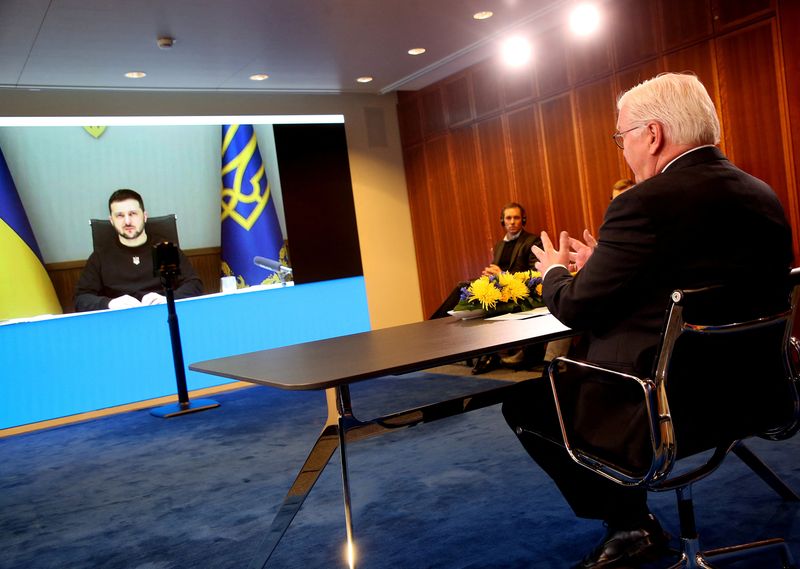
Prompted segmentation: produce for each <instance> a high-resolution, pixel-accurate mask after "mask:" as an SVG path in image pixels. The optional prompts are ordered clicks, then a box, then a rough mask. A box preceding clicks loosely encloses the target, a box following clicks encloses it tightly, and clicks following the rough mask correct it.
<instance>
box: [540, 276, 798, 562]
mask: <svg viewBox="0 0 800 569" xmlns="http://www.w3.org/2000/svg"><path fill="white" fill-rule="evenodd" d="M790 279H791V284H792V286H793V289H792V295H791V304H790V308H789V309H788V310H785V311H783V312H781V313H778V314H774V315H770V316H766V317H763V318H757V319H754V320H749V321H745V322H735V323H729V324H724V325H701V324H695V323H689V322H686V321H685V320H684V303H685V301H686V297H687V295H692V294H693V293H696V292H703V291H705V290H708V289H701V290H697V291H689V290H686V291H682V290H676V291H674V292H673V293H672V295H671V298H670V300H671V305H670V308H669V311H668V314H667V319H666V324H665V328H664V333H663V336H662V342H661V347H660V351H659V355H658V359H657V362H656V365H655V368H654V374H653V375H654V378H653V379H650V378H639V377H636V376H634V375H630V374H625V373H620V372H617V371H613V370H609V369H606V368H602V367H599V366H596V365H593V364H589V363H586V362H581V361H577V360H573V359H569V358H566V357H559V358H556V359H555V360H553V362H552V363H551V365H550V367H549V369H548V376H549V378H550V383H551V387H552V390H553V396H554V399H555V404H556V411H557V415H558V420H559V424H560V428H561V434H562V437H563V443H564V446H565V448H566V450H567V452H568V453H569V455H570V456H571V457H572V459H573V460H574V461H575V462H577V463H578V464H580V465H582V466H584V467H586V468H588V469H590V470H592V471H593V472H595V473H597V474H598V475H600V476H603V477H605V478H607V479H609V480H612V481H614V482H616V483H618V484H621V485H624V486H638V487H645V488H647V489H648V490H650V491H655V492H660V491H666V490H675V491H676V493H677V497H678V513H679V518H680V526H681V545H682V548H681V549H682V553H681V558H680V560H679V561H678V562H677V563H676V564H675V565H673V566H672V567H671V568H670V569H677V568H689V569H695V568H698V569H701V568H702V569H706V568H713V565H711V564H710V562H709V561H708V559H709V558H712V557H713V558H715V559H717V560H721V559H730V558H740V557H745V556H749V555H754V554H758V553H763V552H765V551H766V550H774V551H777V552H778V553H779V554H780V556H781V559H782V562H783V567H784V569H793V568H794V567H795V565H794V560H793V559H792V555H791V552H790V551H789V548H788V546H787V545H786V543H785V541H784V540H782V539H768V540H762V541H758V542H752V543H748V544H743V545H736V546H731V547H725V548H719V549H714V550H707V551H701V549H700V543H699V536H698V533H697V529H696V525H695V517H694V507H693V502H692V484H693V483H694V482H696V481H698V480H700V479H702V478H705V477H706V476H708V475H709V474H711V473H712V472H713V471H714V470H716V469H717V467H719V466H720V464H722V461H723V460H724V459H725V457H726V455H727V454H728V453H729V452H731V451H733V452H734V453H735V454H737V455H738V456H740V458H742V460H743V461H744V462H745V463H746V464H747V465H748V466H750V467H751V468H753V470H755V471H756V473H757V474H759V476H761V477H762V478H764V480H765V481H766V482H767V483H768V484H770V486H772V487H773V489H775V490H776V491H777V492H778V493H779V494H780V495H781V496H782V497H783V498H784V499H787V500H795V501H796V500H800V497H798V495H797V494H796V493H794V491H792V490H791V489H790V488H788V487H787V486H786V485H785V484H784V483H783V482H782V481H781V480H780V479H779V478H778V477H777V476H776V475H775V474H774V473H772V472H771V471H770V470H769V468H768V467H767V466H766V465H764V464H763V463H762V462H761V461H760V459H758V457H757V456H755V455H754V454H753V453H752V452H751V451H749V449H747V448H746V447H745V446H744V443H743V442H742V441H741V440H734V441H730V442H729V443H728V444H721V445H720V446H718V447H717V448H715V449H714V451H713V453H712V455H711V456H710V457H709V458H708V459H707V461H706V462H705V463H704V464H702V465H701V466H699V467H696V468H693V469H691V470H689V471H687V472H683V473H681V474H677V475H673V476H670V475H671V474H672V471H673V467H674V466H675V462H676V460H677V458H678V453H677V445H678V441H676V435H675V429H674V425H673V419H672V413H671V412H670V405H669V400H668V397H667V382H668V371H669V364H670V361H671V359H672V356H673V352H674V349H675V345H676V342H677V340H678V338H679V337H680V336H682V335H683V334H687V333H689V334H703V335H712V334H713V335H722V334H729V333H735V332H741V331H743V330H755V329H758V328H764V327H767V326H779V325H781V324H782V325H783V345H782V356H783V366H784V369H785V370H786V377H787V380H788V384H789V386H790V390H789V391H790V396H791V397H793V399H794V401H793V406H794V409H793V410H794V412H793V414H792V418H791V420H789V421H788V422H787V423H786V424H784V425H781V426H780V427H776V428H773V429H771V430H768V431H766V432H763V433H759V434H758V436H761V437H762V438H766V439H769V440H782V439H786V438H788V437H791V436H792V435H794V434H795V433H796V432H797V431H798V428H800V342H799V341H798V340H797V339H796V338H794V337H792V327H793V324H794V322H795V316H796V312H797V310H798V302H799V301H800V269H794V270H792V272H791V275H790ZM575 366H577V367H578V368H581V369H582V370H584V371H591V372H592V374H593V375H597V376H602V377H605V378H613V379H615V380H617V381H620V382H633V385H634V386H638V389H640V390H641V394H642V401H643V405H644V406H645V411H646V413H645V415H646V423H647V425H648V426H649V429H650V433H649V434H650V436H649V443H650V446H651V450H652V460H651V461H650V464H649V467H648V468H647V469H646V471H644V472H632V471H628V470H626V469H624V468H623V467H619V466H618V465H615V464H611V463H610V462H608V461H606V460H604V459H603V458H599V457H597V456H595V455H593V454H592V453H591V452H587V451H584V450H582V449H580V448H578V447H577V446H576V445H575V444H573V442H572V441H571V440H570V438H571V437H570V433H569V428H568V425H567V422H566V420H565V417H564V412H563V410H562V404H561V399H560V397H559V386H558V384H559V375H560V374H563V373H565V372H566V371H568V370H569V369H570V368H574V367H575Z"/></svg>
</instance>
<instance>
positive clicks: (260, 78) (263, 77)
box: [250, 73, 269, 81]
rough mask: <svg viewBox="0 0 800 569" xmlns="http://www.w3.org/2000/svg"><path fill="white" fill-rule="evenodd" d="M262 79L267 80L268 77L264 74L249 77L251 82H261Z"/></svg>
mask: <svg viewBox="0 0 800 569" xmlns="http://www.w3.org/2000/svg"><path fill="white" fill-rule="evenodd" d="M264 79H269V75H267V74H266V73H256V74H255V75H251V76H250V80H251V81H263V80H264Z"/></svg>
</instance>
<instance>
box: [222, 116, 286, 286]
mask: <svg viewBox="0 0 800 569" xmlns="http://www.w3.org/2000/svg"><path fill="white" fill-rule="evenodd" d="M271 197H272V196H271V193H270V186H269V182H268V180H267V174H266V172H265V171H264V163H263V162H262V160H261V154H260V153H259V151H258V143H257V142H256V133H255V131H254V130H253V126H252V125H235V124H234V125H223V126H222V204H221V205H222V212H221V218H222V239H221V241H222V243H221V249H222V253H221V256H222V274H223V276H231V275H234V276H236V281H237V284H238V286H239V288H242V287H245V286H252V285H257V284H263V283H269V282H276V281H277V280H278V277H277V275H275V274H274V273H267V271H265V270H264V269H262V268H260V267H256V266H255V265H254V264H253V257H255V256H261V257H266V258H268V259H273V260H275V261H280V262H281V264H283V265H287V266H288V260H287V252H286V247H285V245H284V242H283V235H282V234H281V227H280V224H279V223H278V213H277V211H276V210H275V200H273V199H271Z"/></svg>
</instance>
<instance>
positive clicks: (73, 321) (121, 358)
mask: <svg viewBox="0 0 800 569" xmlns="http://www.w3.org/2000/svg"><path fill="white" fill-rule="evenodd" d="M176 311H177V314H178V321H179V324H180V330H181V342H182V345H183V357H184V361H186V362H195V361H201V360H208V359H213V358H219V357H224V356H229V355H238V354H242V353H245V352H250V351H257V350H265V349H269V348H276V347H281V346H287V345H290V344H296V343H300V342H310V341H313V340H320V339H324V338H332V337H335V336H343V335H346V334H355V333H358V332H365V331H368V330H369V329H370V325H369V312H368V309H367V299H366V291H365V287H364V278H363V277H352V278H346V279H338V280H332V281H324V282H316V283H309V284H302V285H296V286H292V287H285V288H276V289H271V290H257V291H242V292H239V293H237V294H229V295H210V296H201V297H197V298H191V299H186V300H181V301H178V302H177V303H176ZM0 374H2V380H1V381H0V384H2V392H1V395H0V429H5V428H9V427H15V426H18V425H24V424H28V423H34V422H38V421H45V420H48V419H54V418H57V417H64V416H68V415H74V414H77V413H84V412H87V411H94V410H97V409H103V408H106V407H113V406H115V405H123V404H126V403H133V402H136V401H143V400H146V399H152V398H155V397H162V396H165V395H174V394H175V393H176V387H175V372H174V368H173V363H172V348H171V345H170V339H169V328H168V326H167V307H166V305H159V306H146V307H141V308H133V309H128V310H117V311H114V310H104V311H100V312H88V313H83V314H70V315H65V316H59V317H53V318H48V319H42V320H34V321H29V322H16V323H8V324H5V325H2V326H0ZM186 379H187V384H188V388H189V390H193V389H201V388H204V387H211V386H214V385H221V384H224V383H229V382H230V380H226V379H224V378H220V377H214V376H211V375H208V374H202V373H197V372H193V371H187V375H186Z"/></svg>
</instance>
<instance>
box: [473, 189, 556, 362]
mask: <svg viewBox="0 0 800 569" xmlns="http://www.w3.org/2000/svg"><path fill="white" fill-rule="evenodd" d="M527 221H528V219H527V217H526V215H525V208H524V207H522V205H520V204H518V203H516V202H510V203H507V204H506V205H504V206H503V209H502V210H500V225H501V226H502V227H503V229H505V231H506V234H505V235H504V236H503V238H502V239H501V240H500V241H498V242H497V243H496V244H495V246H494V251H493V259H492V263H491V264H490V265H489V266H488V267H486V268H485V269H483V271H482V272H481V274H482V275H496V274H499V273H500V272H501V271H507V272H510V273H518V272H521V271H528V270H532V269H533V268H534V266H533V265H534V263H535V262H536V257H535V255H534V254H533V250H532V247H533V246H534V245H536V246H539V247H540V246H541V245H542V240H541V238H539V237H538V236H536V235H533V234H531V233H528V232H527V231H525V229H523V227H524V226H525V224H526V223H527ZM541 351H542V348H541V346H531V347H530V348H525V349H519V350H511V351H509V352H500V353H497V354H487V355H484V356H481V357H479V358H478V361H477V362H476V363H475V366H474V367H473V368H472V373H473V374H474V375H478V374H481V373H485V372H487V371H490V370H492V369H494V368H496V367H498V366H500V365H506V366H508V367H522V366H524V365H525V364H526V363H530V362H533V361H534V360H541V356H542V354H541Z"/></svg>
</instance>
